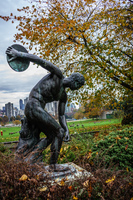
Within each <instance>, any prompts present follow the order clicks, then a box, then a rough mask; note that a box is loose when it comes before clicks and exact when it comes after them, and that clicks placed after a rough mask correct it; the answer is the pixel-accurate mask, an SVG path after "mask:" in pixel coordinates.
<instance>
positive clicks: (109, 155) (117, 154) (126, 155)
mask: <svg viewBox="0 0 133 200" xmlns="http://www.w3.org/2000/svg"><path fill="white" fill-rule="evenodd" d="M132 158H133V127H131V128H126V129H123V130H121V131H115V132H111V133H109V135H108V136H105V137H104V139H102V140H100V141H97V142H96V143H95V144H94V145H93V147H92V156H91V158H90V160H91V161H92V160H93V161H94V162H95V164H96V163H97V164H98V163H100V162H101V163H103V165H104V166H105V168H107V167H109V165H110V164H111V163H113V165H117V167H118V169H127V171H128V170H131V171H132V170H133V168H132V167H133V159H132Z"/></svg>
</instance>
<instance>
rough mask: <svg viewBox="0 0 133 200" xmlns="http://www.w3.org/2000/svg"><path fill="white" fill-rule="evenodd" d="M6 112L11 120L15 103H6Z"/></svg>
mask: <svg viewBox="0 0 133 200" xmlns="http://www.w3.org/2000/svg"><path fill="white" fill-rule="evenodd" d="M5 113H6V116H7V117H8V119H9V120H10V118H11V117H12V116H13V103H11V102H8V103H7V104H5Z"/></svg>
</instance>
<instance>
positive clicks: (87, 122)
mask: <svg viewBox="0 0 133 200" xmlns="http://www.w3.org/2000/svg"><path fill="white" fill-rule="evenodd" d="M119 123H121V119H101V120H91V119H87V120H77V121H73V122H68V123H67V124H68V127H69V129H74V126H77V125H79V128H81V127H82V125H83V126H84V127H91V126H104V125H113V124H119ZM71 125H74V126H73V127H70V126H71Z"/></svg>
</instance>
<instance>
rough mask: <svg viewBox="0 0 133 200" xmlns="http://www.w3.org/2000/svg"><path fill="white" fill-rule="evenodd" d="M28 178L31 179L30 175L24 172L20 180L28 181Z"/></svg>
mask: <svg viewBox="0 0 133 200" xmlns="http://www.w3.org/2000/svg"><path fill="white" fill-rule="evenodd" d="M26 180H29V178H28V176H27V175H26V174H23V175H22V176H21V178H20V179H19V181H26Z"/></svg>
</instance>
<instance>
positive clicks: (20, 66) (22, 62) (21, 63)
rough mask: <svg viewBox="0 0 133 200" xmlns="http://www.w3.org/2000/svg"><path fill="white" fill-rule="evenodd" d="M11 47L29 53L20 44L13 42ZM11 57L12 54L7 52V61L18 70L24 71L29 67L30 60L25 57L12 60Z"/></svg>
mask: <svg viewBox="0 0 133 200" xmlns="http://www.w3.org/2000/svg"><path fill="white" fill-rule="evenodd" d="M11 47H13V48H14V49H16V50H17V51H21V52H24V53H28V51H27V50H26V49H25V48H24V47H23V46H22V45H20V44H13V45H12V46H11ZM11 58H12V56H10V55H8V54H7V62H8V64H9V66H10V67H11V68H12V69H13V70H15V71H16V72H23V71H25V70H26V69H27V68H28V67H29V64H30V61H28V60H26V59H24V58H16V59H13V60H11V61H10V59H11Z"/></svg>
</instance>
